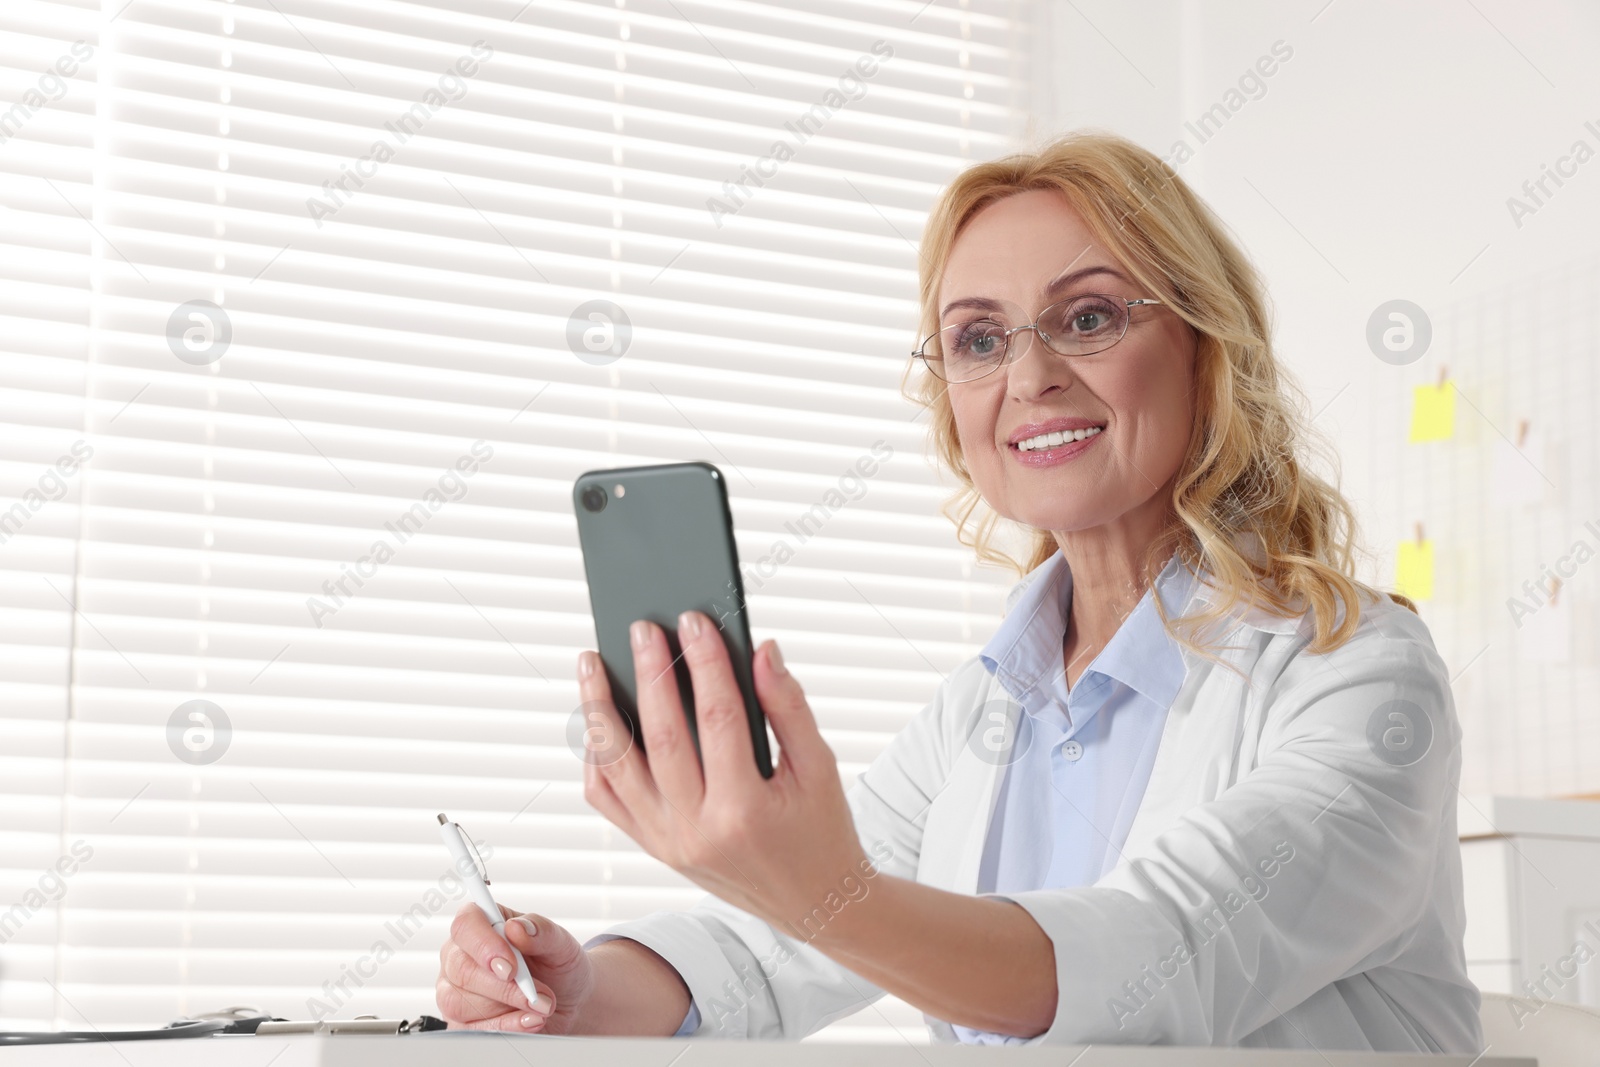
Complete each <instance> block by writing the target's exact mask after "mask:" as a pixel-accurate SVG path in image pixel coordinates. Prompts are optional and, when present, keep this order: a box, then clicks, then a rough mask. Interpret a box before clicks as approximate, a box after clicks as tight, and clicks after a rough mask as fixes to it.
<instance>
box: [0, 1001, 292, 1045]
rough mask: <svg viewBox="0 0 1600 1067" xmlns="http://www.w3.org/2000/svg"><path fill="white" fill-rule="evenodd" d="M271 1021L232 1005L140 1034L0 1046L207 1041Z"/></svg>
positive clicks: (32, 1036) (16, 1034) (4, 1036)
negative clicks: (214, 1036)
mask: <svg viewBox="0 0 1600 1067" xmlns="http://www.w3.org/2000/svg"><path fill="white" fill-rule="evenodd" d="M272 1019H273V1015H272V1013H270V1012H265V1011H262V1010H261V1009H260V1008H254V1007H248V1006H245V1005H235V1006H233V1007H230V1008H223V1009H222V1010H221V1011H210V1012H206V1013H205V1014H203V1015H197V1016H195V1017H194V1018H190V1019H178V1020H176V1021H175V1022H170V1023H168V1024H167V1025H166V1026H160V1027H155V1028H153V1029H144V1030H14V1031H0V1046H5V1045H69V1044H74V1043H77V1042H83V1041H150V1040H155V1039H160V1040H163V1041H170V1040H172V1039H174V1038H183V1037H210V1036H211V1035H212V1034H253V1033H255V1032H256V1027H258V1026H260V1025H261V1024H262V1023H264V1022H268V1021H269V1020H272Z"/></svg>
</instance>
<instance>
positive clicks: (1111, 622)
mask: <svg viewBox="0 0 1600 1067" xmlns="http://www.w3.org/2000/svg"><path fill="white" fill-rule="evenodd" d="M1151 505H1154V506H1151ZM1172 522H1173V516H1172V513H1171V510H1170V509H1169V508H1168V507H1166V502H1165V500H1164V499H1163V495H1162V494H1159V493H1158V494H1156V496H1155V497H1153V498H1152V500H1151V501H1150V502H1147V504H1146V505H1145V506H1143V507H1140V508H1136V509H1134V510H1133V511H1130V512H1128V513H1127V514H1125V515H1121V516H1119V517H1118V518H1117V519H1115V520H1114V521H1112V522H1109V523H1106V524H1104V525H1101V526H1095V527H1091V528H1090V529H1086V530H1058V531H1055V532H1054V536H1055V540H1056V544H1057V546H1059V547H1060V549H1061V554H1062V556H1063V557H1064V558H1065V559H1066V562H1067V566H1068V567H1069V568H1071V570H1072V604H1071V607H1070V609H1069V612H1068V623H1067V636H1068V641H1069V644H1072V645H1074V646H1075V647H1076V648H1078V649H1080V650H1084V651H1098V650H1099V649H1100V648H1101V647H1103V646H1104V645H1105V644H1106V642H1108V641H1110V640H1111V636H1112V634H1114V633H1116V631H1117V627H1118V626H1120V625H1122V620H1123V619H1125V618H1127V616H1128V613H1129V612H1131V611H1132V610H1133V609H1134V606H1135V605H1137V604H1138V603H1139V599H1140V598H1141V597H1143V596H1144V594H1145V590H1147V589H1149V588H1150V583H1151V581H1152V579H1153V578H1154V575H1153V574H1149V573H1147V572H1146V566H1147V562H1148V556H1149V551H1150V546H1151V545H1152V544H1154V543H1155V541H1156V539H1157V538H1159V537H1160V536H1161V534H1162V533H1163V532H1164V531H1165V530H1166V529H1168V528H1169V527H1170V525H1171V524H1172ZM1155 565H1156V566H1159V565H1160V561H1159V560H1158V561H1155Z"/></svg>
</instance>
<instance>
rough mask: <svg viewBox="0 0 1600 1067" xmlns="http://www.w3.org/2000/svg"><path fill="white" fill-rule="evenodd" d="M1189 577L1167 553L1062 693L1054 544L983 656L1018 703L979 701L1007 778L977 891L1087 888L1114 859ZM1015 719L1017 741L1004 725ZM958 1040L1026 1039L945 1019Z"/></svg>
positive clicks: (1065, 575) (1164, 698) (1157, 710)
mask: <svg viewBox="0 0 1600 1067" xmlns="http://www.w3.org/2000/svg"><path fill="white" fill-rule="evenodd" d="M1193 587H1194V586H1193V576H1192V574H1191V573H1190V572H1189V571H1188V570H1187V569H1186V568H1184V567H1183V566H1182V565H1181V564H1180V563H1179V562H1178V560H1177V559H1176V558H1173V559H1172V560H1169V561H1168V563H1167V566H1166V568H1165V569H1163V570H1162V572H1161V574H1160V575H1159V576H1158V577H1157V579H1156V581H1155V584H1154V589H1153V590H1151V591H1147V592H1146V593H1145V595H1144V597H1143V598H1142V599H1140V601H1139V603H1138V604H1137V605H1135V606H1134V609H1133V610H1132V611H1131V612H1129V613H1128V616H1127V618H1125V619H1124V620H1123V621H1122V624H1121V625H1120V626H1119V627H1118V628H1117V631H1116V633H1115V634H1113V635H1112V637H1111V640H1110V641H1109V642H1108V643H1107V644H1106V646H1105V647H1104V648H1103V649H1101V650H1100V653H1099V655H1097V656H1095V658H1094V659H1093V660H1091V661H1090V663H1089V665H1088V666H1087V667H1085V668H1084V670H1083V673H1082V674H1081V675H1080V676H1079V677H1078V680H1077V683H1076V684H1075V685H1074V686H1073V687H1072V689H1071V691H1070V692H1069V691H1068V689H1067V684H1066V676H1065V664H1064V648H1063V642H1064V641H1065V638H1066V624H1067V612H1068V609H1069V607H1070V606H1071V604H1072V572H1071V570H1070V569H1069V568H1068V567H1067V563H1066V560H1065V558H1063V557H1062V555H1061V553H1060V552H1059V551H1058V552H1057V553H1056V554H1055V555H1054V556H1052V557H1050V558H1049V559H1048V560H1046V561H1045V562H1044V563H1042V564H1040V565H1039V568H1038V571H1037V573H1036V574H1035V577H1034V581H1033V582H1032V583H1031V584H1030V585H1029V586H1028V587H1027V588H1026V589H1024V590H1023V591H1022V593H1021V594H1020V595H1019V597H1018V599H1017V602H1016V603H1015V604H1013V605H1012V608H1011V611H1010V612H1009V613H1008V614H1007V615H1006V618H1005V620H1004V621H1003V622H1002V623H1001V624H1000V627H999V629H997V630H996V631H995V634H994V636H993V637H992V638H990V640H989V643H988V644H987V645H985V646H984V648H983V651H982V652H981V653H979V656H980V658H981V659H982V661H983V665H984V667H985V668H987V669H988V671H989V673H991V674H993V675H994V676H995V678H996V680H997V681H999V683H1000V685H1001V687H1002V688H1004V689H1005V691H1006V692H1007V693H1008V694H1010V696H1011V698H1012V699H1013V700H1014V701H1015V702H1016V703H1017V704H1018V705H1020V706H1021V708H1022V712H1023V714H1020V715H1012V716H1007V715H1006V714H1004V710H1005V709H1002V708H1000V707H995V708H992V709H985V711H984V720H985V721H984V723H983V724H982V725H980V726H979V730H980V731H989V732H987V733H983V734H980V740H979V742H978V743H979V744H980V745H981V746H982V747H983V749H984V751H993V752H994V758H995V759H996V760H997V761H1004V762H1005V763H1006V768H1005V780H1004V782H1003V783H1002V785H1001V787H1000V795H999V798H998V800H997V801H996V804H995V809H994V816H993V819H992V821H991V822H990V826H989V833H988V836H987V837H986V838H985V840H984V851H983V857H982V860H981V862H980V865H979V869H978V889H977V891H978V892H979V893H991V892H993V893H1012V892H1019V891H1023V890H1029V889H1057V888H1063V887H1067V886H1080V885H1092V884H1094V883H1095V882H1097V881H1099V880H1100V878H1101V876H1103V875H1104V874H1106V873H1107V872H1108V871H1110V870H1111V868H1113V867H1115V866H1116V864H1117V860H1118V858H1119V857H1120V855H1121V849H1122V844H1123V842H1124V841H1126V840H1127V836H1128V828H1129V827H1130V826H1131V825H1132V824H1133V817H1134V814H1135V813H1136V812H1137V811H1138V810H1139V804H1140V802H1141V801H1142V800H1143V798H1144V791H1145V787H1146V785H1147V784H1148V783H1149V781H1150V768H1151V767H1152V766H1153V765H1154V763H1155V758H1156V749H1157V748H1159V747H1160V744H1161V731H1162V727H1163V725H1164V724H1165V722H1166V718H1167V709H1168V708H1169V707H1170V706H1171V704H1172V701H1173V699H1174V698H1175V697H1176V696H1177V695H1178V689H1179V687H1180V686H1181V685H1182V684H1183V679H1184V675H1185V668H1184V665H1183V658H1182V656H1181V655H1180V653H1179V649H1178V645H1177V643H1176V642H1175V641H1173V640H1172V638H1171V636H1170V635H1169V634H1168V633H1167V631H1166V629H1165V627H1163V626H1162V624H1161V617H1160V615H1158V614H1157V613H1156V606H1155V602H1154V600H1153V595H1152V594H1153V593H1157V592H1158V593H1159V594H1160V596H1161V598H1162V601H1163V603H1164V605H1165V606H1166V608H1167V610H1168V613H1169V614H1171V615H1181V614H1183V613H1184V612H1185V611H1187V610H1188V606H1187V600H1188V596H1189V594H1190V592H1191V591H1192V589H1193ZM1008 721H1014V722H1015V723H1016V726H1015V734H1016V736H1015V739H1014V741H1013V739H1012V738H1011V737H1010V736H1009V735H1008V730H1007V729H1006V728H1005V724H1006V723H1007V722H1008ZM952 1029H953V1030H954V1031H955V1034H956V1036H957V1037H958V1038H959V1039H960V1040H961V1041H962V1042H964V1043H968V1044H981V1045H1001V1044H1021V1043H1023V1041H1024V1039H1023V1038H1019V1037H1014V1036H1010V1035H1006V1034H998V1033H993V1032H991V1031H988V1030H974V1029H971V1028H969V1027H965V1026H953V1027H952Z"/></svg>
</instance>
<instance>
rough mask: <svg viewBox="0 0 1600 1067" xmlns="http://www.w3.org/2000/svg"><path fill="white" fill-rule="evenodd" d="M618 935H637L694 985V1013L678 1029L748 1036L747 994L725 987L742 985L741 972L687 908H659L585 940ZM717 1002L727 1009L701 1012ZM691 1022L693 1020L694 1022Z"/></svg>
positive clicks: (598, 940)
mask: <svg viewBox="0 0 1600 1067" xmlns="http://www.w3.org/2000/svg"><path fill="white" fill-rule="evenodd" d="M619 937H624V938H627V939H629V940H631V941H637V942H639V944H641V945H643V946H645V947H646V948H648V949H650V950H651V951H653V952H655V953H656V954H657V955H658V956H660V957H661V958H662V959H664V960H666V961H667V962H668V963H670V964H671V965H672V967H673V969H674V970H676V971H677V972H678V975H679V976H680V977H681V978H682V979H683V981H684V984H685V985H687V986H688V987H689V1015H688V1016H687V1017H686V1018H685V1019H684V1021H683V1025H682V1026H680V1027H679V1028H678V1033H679V1034H693V1035H694V1036H696V1037H715V1038H743V1037H745V1036H747V1030H748V1018H747V1015H748V1008H747V1007H746V1005H745V1002H744V1000H743V999H742V998H738V997H733V998H730V997H728V996H727V995H726V992H725V991H726V989H728V988H733V987H735V986H737V985H738V982H739V976H738V975H737V974H736V973H735V971H734V969H733V966H732V964H730V963H729V962H728V958H727V957H726V956H724V955H723V954H722V949H721V948H720V947H718V945H717V942H716V940H715V939H714V938H713V937H712V936H711V934H710V933H709V932H708V931H707V930H706V928H705V927H704V926H703V925H701V924H700V923H698V922H696V921H695V920H694V919H693V918H692V917H691V916H689V915H687V914H685V913H683V912H670V911H662V912H656V913H654V914H652V915H646V916H645V917H644V918H642V919H633V920H631V921H629V922H624V923H619V924H618V925H616V926H613V927H611V928H610V929H608V930H607V931H606V932H605V933H602V934H596V935H595V936H594V937H591V938H590V939H589V940H587V941H585V942H584V943H583V948H584V950H585V951H587V950H589V949H590V948H593V947H594V946H595V945H599V944H603V943H604V942H606V941H615V940H616V939H617V938H619ZM712 1003H716V1004H721V1005H723V1008H722V1010H719V1011H714V1012H712V1013H711V1017H710V1018H709V1019H706V1018H704V1017H702V1016H701V1014H700V1009H699V1005H701V1004H712ZM730 1008H731V1010H730ZM691 1022H693V1023H694V1025H693V1026H692V1027H691V1026H690V1023H691ZM686 1027H687V1028H688V1029H685V1028H686Z"/></svg>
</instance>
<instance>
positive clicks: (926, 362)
mask: <svg viewBox="0 0 1600 1067" xmlns="http://www.w3.org/2000/svg"><path fill="white" fill-rule="evenodd" d="M1087 297H1099V298H1100V299H1102V300H1112V301H1121V302H1122V303H1123V304H1124V305H1126V306H1127V307H1128V308H1130V309H1132V308H1136V307H1144V306H1147V305H1153V306H1158V307H1159V306H1162V302H1161V301H1160V300H1156V299H1154V298H1152V297H1140V298H1138V299H1137V300H1125V299H1123V298H1122V297H1120V296H1115V295H1113V294H1111V293H1076V294H1074V295H1072V296H1066V297H1062V298H1061V299H1060V300H1057V301H1055V302H1054V303H1052V304H1050V305H1048V306H1047V307H1045V309H1044V310H1043V311H1040V312H1039V314H1038V316H1037V317H1035V318H1034V320H1033V321H1032V322H1030V323H1028V324H1027V325H1026V326H1011V327H1006V326H1003V325H1001V324H1000V323H998V322H995V321H994V320H993V319H968V320H967V321H966V322H952V323H951V324H950V325H949V326H944V327H941V328H939V329H938V330H936V331H934V332H933V333H930V334H929V335H928V336H927V337H925V338H923V340H922V344H920V345H918V346H917V350H916V351H915V352H913V353H911V356H912V358H913V359H920V360H922V364H923V366H925V367H927V368H928V373H929V374H932V375H933V376H934V377H935V378H938V379H939V380H940V381H941V382H944V383H945V384H946V385H964V384H965V383H967V382H975V381H977V380H978V379H980V378H987V377H988V376H989V375H991V374H993V373H994V372H995V371H997V370H999V369H1000V368H1002V367H1009V366H1011V364H1013V363H1015V362H1016V361H1017V356H1016V355H1015V353H1016V352H1019V351H1021V349H1020V348H1017V347H1015V346H1013V345H1012V343H1011V337H1012V335H1013V334H1016V333H1020V332H1022V331H1023V330H1032V331H1033V332H1034V333H1035V334H1038V336H1039V340H1040V342H1041V343H1044V344H1045V348H1047V349H1048V350H1049V351H1050V352H1051V353H1053V354H1054V355H1058V356H1064V357H1065V358H1067V359H1075V358H1076V357H1078V356H1092V355H1095V354H1096V353H1099V352H1104V351H1105V350H1106V349H1108V348H1111V347H1112V346H1114V345H1115V344H1116V343H1117V342H1118V341H1120V340H1122V339H1123V338H1124V337H1126V336H1128V327H1129V326H1130V325H1132V324H1133V315H1132V313H1131V311H1130V314H1129V315H1128V317H1127V319H1125V320H1124V321H1123V323H1122V332H1121V333H1119V334H1117V336H1116V338H1115V339H1113V340H1112V341H1111V342H1110V343H1108V344H1106V345H1103V346H1101V347H1100V348H1096V349H1093V350H1092V351H1089V352H1074V353H1073V354H1072V355H1066V353H1063V352H1057V351H1056V350H1055V349H1053V348H1050V346H1049V344H1048V343H1046V342H1045V340H1044V334H1043V333H1041V332H1040V330H1039V321H1040V320H1041V319H1043V318H1044V317H1045V316H1046V315H1047V314H1049V313H1050V310H1051V308H1056V307H1060V306H1061V305H1062V304H1068V303H1071V302H1073V301H1075V300H1083V299H1085V298H1087ZM974 322H988V323H992V324H993V325H995V326H999V327H1000V328H1001V329H1002V330H1004V331H1005V332H1004V333H1003V334H1002V335H1001V339H1002V340H1003V341H1004V342H1005V346H1006V347H1005V351H1004V352H1003V353H1002V354H1001V358H1000V362H998V363H996V364H995V365H994V366H992V367H990V368H989V369H988V370H986V371H984V372H983V373H982V374H979V375H976V376H974V377H971V378H962V379H961V380H960V381H951V380H950V379H949V378H946V377H945V376H944V375H943V374H940V373H939V371H938V370H936V369H935V368H934V364H935V363H943V362H944V357H943V356H929V355H928V353H927V347H928V345H929V343H930V342H932V341H933V339H934V338H935V337H938V336H939V335H940V334H941V333H943V332H944V331H945V330H949V329H953V328H954V327H957V326H968V325H971V324H972V323H974Z"/></svg>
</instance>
